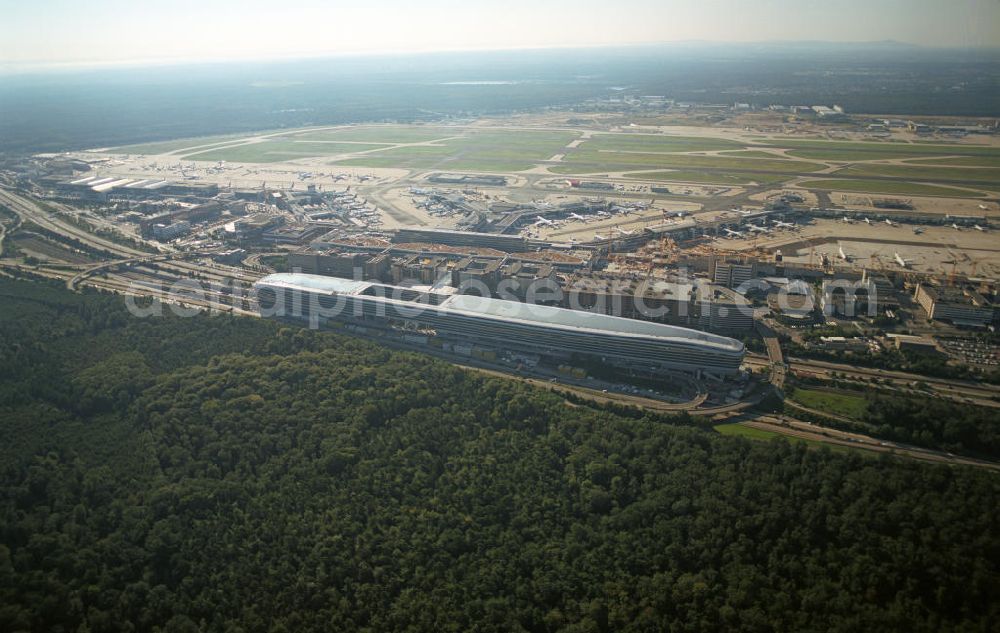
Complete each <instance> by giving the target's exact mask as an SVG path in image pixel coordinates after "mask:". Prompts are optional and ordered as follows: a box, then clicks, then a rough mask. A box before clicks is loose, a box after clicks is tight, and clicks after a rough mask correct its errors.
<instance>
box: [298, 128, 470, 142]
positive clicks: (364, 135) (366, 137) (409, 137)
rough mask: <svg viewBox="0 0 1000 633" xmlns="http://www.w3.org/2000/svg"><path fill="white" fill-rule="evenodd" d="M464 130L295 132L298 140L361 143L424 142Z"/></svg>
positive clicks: (443, 137) (394, 129)
mask: <svg viewBox="0 0 1000 633" xmlns="http://www.w3.org/2000/svg"><path fill="white" fill-rule="evenodd" d="M463 132H464V130H462V129H460V128H447V127H426V128H425V127H418V126H414V127H406V126H397V125H392V126H374V127H348V128H340V129H335V130H307V131H305V132H297V133H295V134H294V135H293V138H294V139H295V140H298V141H360V142H362V143H426V142H427V141H435V140H438V139H445V138H450V137H453V136H461V135H462V134H463Z"/></svg>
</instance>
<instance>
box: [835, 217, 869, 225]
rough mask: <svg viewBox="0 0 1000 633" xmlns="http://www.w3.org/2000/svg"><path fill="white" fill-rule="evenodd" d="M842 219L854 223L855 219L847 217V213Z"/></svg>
mask: <svg viewBox="0 0 1000 633" xmlns="http://www.w3.org/2000/svg"><path fill="white" fill-rule="evenodd" d="M867 219H868V218H865V220H867ZM840 221H841V222H846V223H847V224H853V223H854V220H852V219H851V218H849V217H847V216H846V215H845V216H844V217H843V218H841V219H840Z"/></svg>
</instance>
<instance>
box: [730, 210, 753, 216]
mask: <svg viewBox="0 0 1000 633" xmlns="http://www.w3.org/2000/svg"><path fill="white" fill-rule="evenodd" d="M730 211H735V212H737V213H740V214H742V215H751V214H752V213H753V211H751V210H750V209H730Z"/></svg>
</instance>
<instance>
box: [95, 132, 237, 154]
mask: <svg viewBox="0 0 1000 633" xmlns="http://www.w3.org/2000/svg"><path fill="white" fill-rule="evenodd" d="M250 136H254V135H253V134H228V135H225V136H203V137H200V138H184V139H178V140H176V141H162V142H156V143H141V144H139V145H124V146H122V147H115V148H113V150H112V151H114V152H116V153H120V154H144V155H151V154H166V153H168V152H176V151H178V150H183V149H189V148H192V147H200V148H204V149H209V148H211V147H218V146H222V145H228V144H231V143H237V142H239V141H240V140H242V139H245V138H248V137H250Z"/></svg>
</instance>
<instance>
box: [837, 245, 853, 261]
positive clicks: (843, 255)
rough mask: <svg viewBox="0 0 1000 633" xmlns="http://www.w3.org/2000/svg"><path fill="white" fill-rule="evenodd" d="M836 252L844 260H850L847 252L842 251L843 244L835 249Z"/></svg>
mask: <svg viewBox="0 0 1000 633" xmlns="http://www.w3.org/2000/svg"><path fill="white" fill-rule="evenodd" d="M837 254H838V255H840V259H842V260H844V261H845V262H849V261H851V260H850V258H849V257H848V256H847V253H845V252H844V247H843V246H841V247H840V248H839V249H837Z"/></svg>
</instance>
